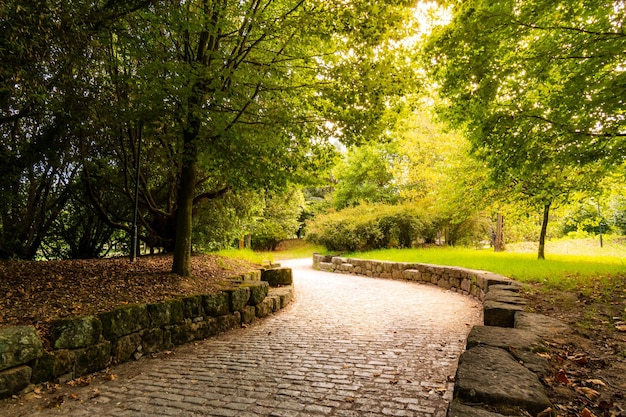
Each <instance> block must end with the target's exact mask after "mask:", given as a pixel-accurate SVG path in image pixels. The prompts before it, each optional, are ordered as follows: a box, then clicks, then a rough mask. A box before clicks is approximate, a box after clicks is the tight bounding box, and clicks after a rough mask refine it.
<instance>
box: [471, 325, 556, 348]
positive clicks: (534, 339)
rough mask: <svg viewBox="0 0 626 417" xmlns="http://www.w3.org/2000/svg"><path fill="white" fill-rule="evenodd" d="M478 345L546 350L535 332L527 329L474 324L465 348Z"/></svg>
mask: <svg viewBox="0 0 626 417" xmlns="http://www.w3.org/2000/svg"><path fill="white" fill-rule="evenodd" d="M479 345H486V346H491V347H497V348H501V349H505V350H509V349H517V350H527V351H531V352H537V351H545V350H546V345H545V343H544V342H543V339H541V337H539V336H537V335H536V334H535V333H531V332H529V331H527V330H520V329H513V328H504V327H494V326H474V327H473V328H472V330H471V331H470V334H469V335H468V336H467V349H470V348H472V347H474V346H479Z"/></svg>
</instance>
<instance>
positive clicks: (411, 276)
mask: <svg viewBox="0 0 626 417" xmlns="http://www.w3.org/2000/svg"><path fill="white" fill-rule="evenodd" d="M402 277H403V278H404V279H408V280H411V281H419V280H420V278H421V277H422V273H421V272H420V271H418V270H417V269H405V270H404V271H403V272H402Z"/></svg>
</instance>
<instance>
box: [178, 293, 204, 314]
mask: <svg viewBox="0 0 626 417" xmlns="http://www.w3.org/2000/svg"><path fill="white" fill-rule="evenodd" d="M181 301H182V303H183V316H184V317H185V318H187V319H194V318H196V317H203V316H204V308H203V307H202V295H190V296H188V297H183V298H181Z"/></svg>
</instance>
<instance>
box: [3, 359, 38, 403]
mask: <svg viewBox="0 0 626 417" xmlns="http://www.w3.org/2000/svg"><path fill="white" fill-rule="evenodd" d="M31 375H32V369H31V368H30V367H29V366H24V365H23V366H18V367H15V368H11V369H7V370H6V371H2V372H0V398H6V397H10V396H11V395H13V394H16V393H18V392H19V391H21V390H23V389H24V388H26V387H27V386H28V385H29V384H30V378H31Z"/></svg>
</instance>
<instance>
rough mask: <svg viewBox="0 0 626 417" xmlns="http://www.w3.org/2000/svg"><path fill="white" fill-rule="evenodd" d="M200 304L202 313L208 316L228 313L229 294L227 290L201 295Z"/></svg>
mask: <svg viewBox="0 0 626 417" xmlns="http://www.w3.org/2000/svg"><path fill="white" fill-rule="evenodd" d="M202 306H203V307H204V313H205V314H206V315H207V316H209V317H215V316H222V315H224V314H229V313H230V296H229V294H228V293H227V292H218V293H215V294H206V295H203V296H202Z"/></svg>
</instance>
